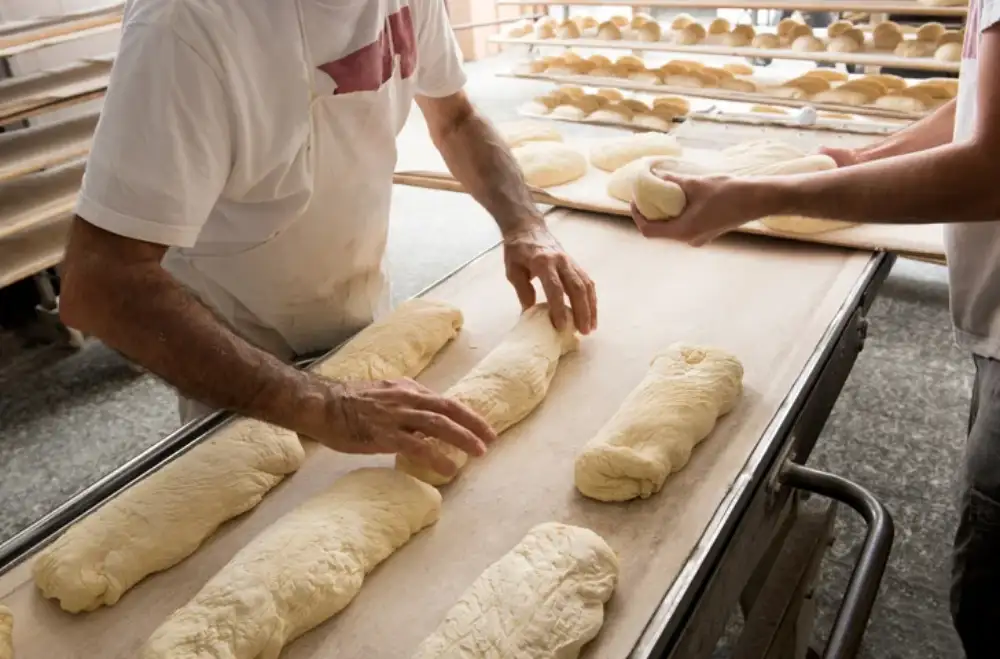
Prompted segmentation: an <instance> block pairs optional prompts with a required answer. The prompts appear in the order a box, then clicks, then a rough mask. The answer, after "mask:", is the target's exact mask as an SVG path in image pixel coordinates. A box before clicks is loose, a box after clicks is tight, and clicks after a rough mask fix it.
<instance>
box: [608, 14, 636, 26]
mask: <svg viewBox="0 0 1000 659" xmlns="http://www.w3.org/2000/svg"><path fill="white" fill-rule="evenodd" d="M611 22H612V23H614V24H615V25H617V26H618V27H628V26H629V25H631V24H632V21H631V20H629V19H628V18H625V17H624V16H622V15H621V14H616V15H614V16H612V17H611Z"/></svg>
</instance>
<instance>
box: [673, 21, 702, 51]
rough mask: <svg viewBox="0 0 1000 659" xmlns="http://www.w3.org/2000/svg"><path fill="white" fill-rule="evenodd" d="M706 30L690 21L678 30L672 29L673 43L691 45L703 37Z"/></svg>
mask: <svg viewBox="0 0 1000 659" xmlns="http://www.w3.org/2000/svg"><path fill="white" fill-rule="evenodd" d="M705 36H706V32H705V28H703V27H702V26H701V25H700V24H698V23H691V24H690V25H687V26H685V27H683V28H681V29H680V30H675V31H674V43H676V44H678V45H681V46H693V45H695V44H696V43H698V42H700V41H703V40H704V39H705Z"/></svg>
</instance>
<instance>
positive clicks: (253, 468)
mask: <svg viewBox="0 0 1000 659" xmlns="http://www.w3.org/2000/svg"><path fill="white" fill-rule="evenodd" d="M461 326H462V313H461V311H459V310H458V309H456V308H455V307H452V306H450V305H447V304H444V303H442V302H435V301H431V300H422V299H416V300H411V301H409V302H406V303H404V304H402V305H400V306H399V307H398V308H397V309H396V310H395V311H394V312H393V313H391V314H389V315H388V316H387V317H386V318H384V319H382V320H380V321H378V322H376V323H373V324H372V325H370V326H368V327H367V328H365V329H364V330H362V331H361V332H359V333H358V334H357V336H355V337H354V338H353V339H351V340H350V341H349V342H348V343H347V344H346V345H345V346H344V347H343V348H342V349H341V350H339V351H338V352H337V353H336V354H335V355H334V356H333V357H332V358H330V359H328V360H326V361H324V362H323V363H321V364H320V365H319V366H318V369H317V370H318V372H319V373H320V374H321V375H324V376H327V377H332V378H336V379H339V380H376V379H393V378H399V377H413V376H415V375H417V374H418V373H420V371H422V370H423V369H424V368H425V367H426V366H427V364H429V363H430V361H431V360H432V359H433V358H434V355H435V354H437V352H438V351H440V350H441V348H442V347H444V345H445V344H446V343H448V341H450V340H451V339H452V338H454V337H455V335H456V334H457V333H458V330H459V328H460V327H461ZM304 459H305V454H304V452H303V449H302V445H301V443H300V442H299V438H298V437H297V436H296V435H295V433H293V432H289V431H287V430H283V429H280V428H277V427H274V426H269V425H266V424H262V423H259V422H256V421H251V420H243V421H240V422H238V423H236V424H234V425H233V426H231V427H230V428H228V429H226V430H224V431H223V432H220V433H219V434H218V436H216V437H214V438H212V439H210V440H208V441H207V442H205V443H204V444H201V445H199V446H197V447H195V448H194V449H192V450H191V451H190V452H189V453H187V454H185V455H182V456H181V457H180V458H178V459H177V460H175V461H174V462H172V463H170V464H168V465H167V466H166V467H164V468H163V469H161V470H159V471H157V472H155V473H154V474H152V475H150V476H149V477H148V478H145V479H143V480H142V481H140V482H139V483H136V484H135V485H133V486H132V487H130V488H128V489H127V490H126V491H125V492H123V493H121V494H120V495H118V496H117V497H115V498H114V499H113V500H112V501H110V502H109V503H107V504H106V505H105V506H103V507H102V508H101V509H100V510H98V511H97V512H95V513H94V514H93V515H90V516H89V517H86V518H85V519H84V520H83V521H81V522H80V523H79V524H77V525H75V526H73V527H72V528H70V529H69V530H68V531H67V532H66V533H65V534H64V535H63V536H61V537H60V538H59V539H57V540H56V541H55V542H54V543H53V544H51V545H50V546H49V547H47V548H45V549H44V550H43V551H42V552H41V553H39V555H38V558H37V559H36V560H35V563H34V565H33V576H34V580H35V583H36V585H37V586H38V587H39V589H40V590H41V591H42V594H43V595H45V596H46V597H49V598H53V599H57V600H59V604H60V606H61V607H62V608H63V609H65V610H66V611H69V612H71V613H78V612H80V611H92V610H94V609H96V608H98V607H100V606H102V605H104V606H111V605H113V604H115V603H116V602H117V601H118V600H119V598H121V596H122V595H123V594H124V593H125V592H126V591H128V590H129V589H130V588H132V587H133V586H134V585H135V584H137V583H138V582H139V581H141V580H142V579H143V578H144V577H146V576H148V575H150V574H153V573H154V572H159V571H161V570H166V569H168V568H170V567H173V566H174V565H176V564H177V563H179V562H180V561H182V560H184V559H185V558H187V557H188V556H189V555H191V554H192V553H193V552H194V551H195V550H196V549H197V548H198V546H199V545H200V544H201V543H202V542H204V540H205V539H206V538H208V537H209V536H210V535H212V533H214V532H215V529H217V528H218V527H219V525H221V524H222V523H223V522H225V521H226V520H229V519H231V518H233V517H236V516H237V515H240V514H242V513H244V512H246V511H248V510H250V509H251V508H253V507H254V506H256V505H257V504H258V503H259V502H260V500H261V499H262V498H263V497H264V495H265V494H267V492H268V491H269V490H270V489H271V488H273V487H274V486H275V485H277V484H278V483H279V482H281V480H282V478H283V477H284V476H286V475H287V474H290V473H292V472H294V471H296V470H297V469H298V468H299V466H301V464H302V462H303V460H304Z"/></svg>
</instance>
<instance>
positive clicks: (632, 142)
mask: <svg viewBox="0 0 1000 659" xmlns="http://www.w3.org/2000/svg"><path fill="white" fill-rule="evenodd" d="M680 153H681V147H680V145H679V144H678V143H677V140H676V139H674V138H673V137H671V136H669V135H662V134H659V133H639V134H637V135H629V136H628V137H622V138H618V139H612V140H607V141H605V142H601V143H599V144H596V145H595V146H593V147H592V148H591V149H590V164H592V165H593V166H594V167H597V168H598V169H603V170H604V171H606V172H613V171H615V170H616V169H618V168H619V167H622V166H623V165H627V164H628V163H630V162H632V161H633V160H637V159H638V158H642V157H644V156H672V155H680Z"/></svg>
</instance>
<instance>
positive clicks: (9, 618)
mask: <svg viewBox="0 0 1000 659" xmlns="http://www.w3.org/2000/svg"><path fill="white" fill-rule="evenodd" d="M0 659H14V614H13V613H11V611H10V609H8V608H7V607H6V606H3V605H0Z"/></svg>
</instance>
